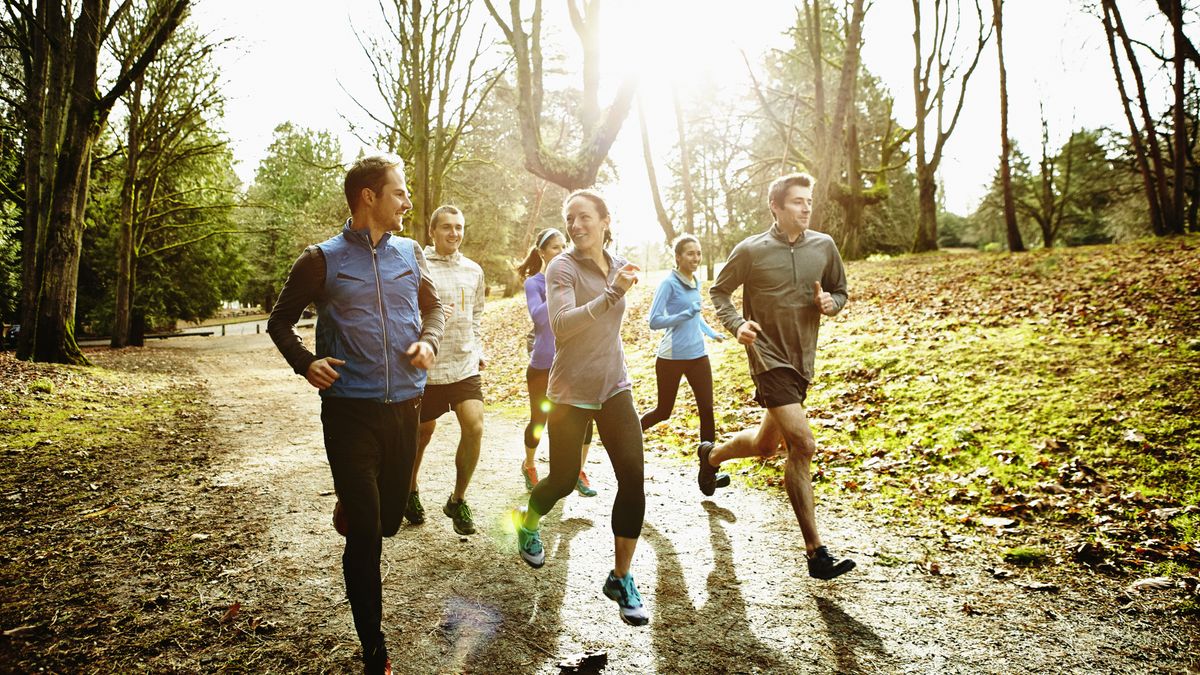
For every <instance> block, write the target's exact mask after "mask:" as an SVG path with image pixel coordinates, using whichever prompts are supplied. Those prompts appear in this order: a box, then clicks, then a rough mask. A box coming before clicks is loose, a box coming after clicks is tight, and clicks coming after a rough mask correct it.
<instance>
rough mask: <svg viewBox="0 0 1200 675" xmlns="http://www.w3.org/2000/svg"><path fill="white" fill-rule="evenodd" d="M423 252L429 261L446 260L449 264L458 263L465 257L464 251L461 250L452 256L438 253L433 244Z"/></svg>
mask: <svg viewBox="0 0 1200 675" xmlns="http://www.w3.org/2000/svg"><path fill="white" fill-rule="evenodd" d="M423 252H424V253H425V258H426V259H428V260H445V261H448V262H452V263H456V262H458V261H460V260H462V257H463V254H462V249H459V250H457V251H455V252H454V253H451V254H450V255H442V254H441V253H438V252H437V247H436V246H434V245H433V244H429V245H427V246H426V247H425V250H424V251H423Z"/></svg>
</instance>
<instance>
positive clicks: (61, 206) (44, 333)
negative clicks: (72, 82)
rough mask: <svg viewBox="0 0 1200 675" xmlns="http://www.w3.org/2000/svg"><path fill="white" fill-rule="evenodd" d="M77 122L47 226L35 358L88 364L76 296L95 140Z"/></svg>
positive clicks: (72, 128) (70, 132)
mask: <svg viewBox="0 0 1200 675" xmlns="http://www.w3.org/2000/svg"><path fill="white" fill-rule="evenodd" d="M76 105H78V104H76ZM84 105H86V104H84ZM72 117H74V115H72ZM78 121H79V120H78V119H74V120H72V123H71V125H70V127H69V128H68V133H67V136H66V138H65V142H66V146H65V147H66V148H68V151H67V154H66V156H64V157H63V159H62V161H61V163H60V164H59V165H58V175H57V177H56V179H55V185H56V186H57V187H58V189H56V190H55V191H54V192H55V194H54V201H53V203H52V204H51V207H50V221H49V223H48V227H47V237H46V266H45V270H46V274H45V275H44V276H43V279H42V288H41V292H40V294H39V298H38V314H37V323H36V324H35V330H36V336H35V340H34V347H33V359H34V360H35V361H43V362H50V363H73V364H76V365H86V364H87V363H88V361H87V359H86V358H85V357H84V355H83V352H82V351H80V349H79V345H78V344H77V343H76V342H75V299H76V295H77V290H78V287H77V282H78V273H79V258H80V254H81V253H82V247H83V218H82V213H81V211H82V208H81V207H82V205H83V203H84V201H85V200H86V198H87V180H88V167H89V165H90V161H89V160H90V157H91V151H92V143H93V142H94V138H93V136H92V134H91V133H89V131H90V130H89V129H88V128H87V127H86V126H84V125H83V124H79V123H78ZM89 121H90V120H89ZM85 124H86V123H85ZM55 272H57V273H55ZM68 272H70V273H68Z"/></svg>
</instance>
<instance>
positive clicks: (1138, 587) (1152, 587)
mask: <svg viewBox="0 0 1200 675" xmlns="http://www.w3.org/2000/svg"><path fill="white" fill-rule="evenodd" d="M1175 586H1176V583H1175V580H1174V579H1172V578H1170V577H1147V578H1145V579H1138V580H1137V581H1135V582H1133V583H1132V584H1129V585H1128V586H1126V587H1125V590H1127V591H1130V592H1133V593H1139V592H1141V591H1162V590H1166V589H1169V588H1175Z"/></svg>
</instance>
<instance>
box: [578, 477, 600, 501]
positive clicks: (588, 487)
mask: <svg viewBox="0 0 1200 675" xmlns="http://www.w3.org/2000/svg"><path fill="white" fill-rule="evenodd" d="M575 491H576V492H578V493H579V494H581V495H583V496H584V497H595V496H596V491H595V490H593V489H592V484H591V482H589V481H588V477H587V474H586V473H584V472H582V471H580V472H579V478H577V479H576V480H575Z"/></svg>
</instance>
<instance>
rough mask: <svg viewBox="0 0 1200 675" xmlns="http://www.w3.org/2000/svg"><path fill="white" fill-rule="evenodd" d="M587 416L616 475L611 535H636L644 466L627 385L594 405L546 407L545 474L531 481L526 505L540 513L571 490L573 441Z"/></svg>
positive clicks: (575, 461) (575, 471)
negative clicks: (597, 406) (534, 482)
mask: <svg viewBox="0 0 1200 675" xmlns="http://www.w3.org/2000/svg"><path fill="white" fill-rule="evenodd" d="M592 420H595V421H596V430H597V431H599V432H600V440H601V441H602V442H603V443H604V449H605V450H607V451H608V459H609V461H611V462H612V466H613V473H615V474H616V476H617V497H616V500H615V501H614V502H613V511H612V531H613V534H615V535H616V536H618V537H628V538H630V539H637V537H638V535H640V534H641V533H642V519H643V518H644V517H645V515H646V490H645V487H644V486H643V485H642V479H643V476H644V468H645V467H644V465H643V463H642V462H643V459H642V430H641V429H640V428H639V427H638V424H637V411H636V410H635V409H634V407H633V394H632V393H630V392H629V391H628V390H626V391H622V392H619V393H617V394H615V395H613V396H612V397H611V398H609V399H608V400H607V401H605V402H604V403H603V404H601V407H600V409H599V410H589V409H587V408H576V407H575V406H573V405H564V404H559V405H556V406H554V408H553V409H551V411H550V426H549V430H550V475H548V476H546V478H544V479H542V480H541V481H539V482H538V484H537V485H535V486H534V488H533V492H532V493H530V495H529V506H530V508H532V509H533V510H534V511H535V512H537V514H538V515H540V516H544V515H546V514H547V513H549V512H550V509H552V508H554V505H555V504H557V503H558V500H560V499H562V498H563V497H566V496H567V495H569V494H570V493H571V490H573V489H575V480H576V478H577V477H578V476H579V469H580V461H581V460H580V456H579V446H580V444H581V443H582V441H583V436H584V433H585V429H587V428H589V427H591V425H592Z"/></svg>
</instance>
